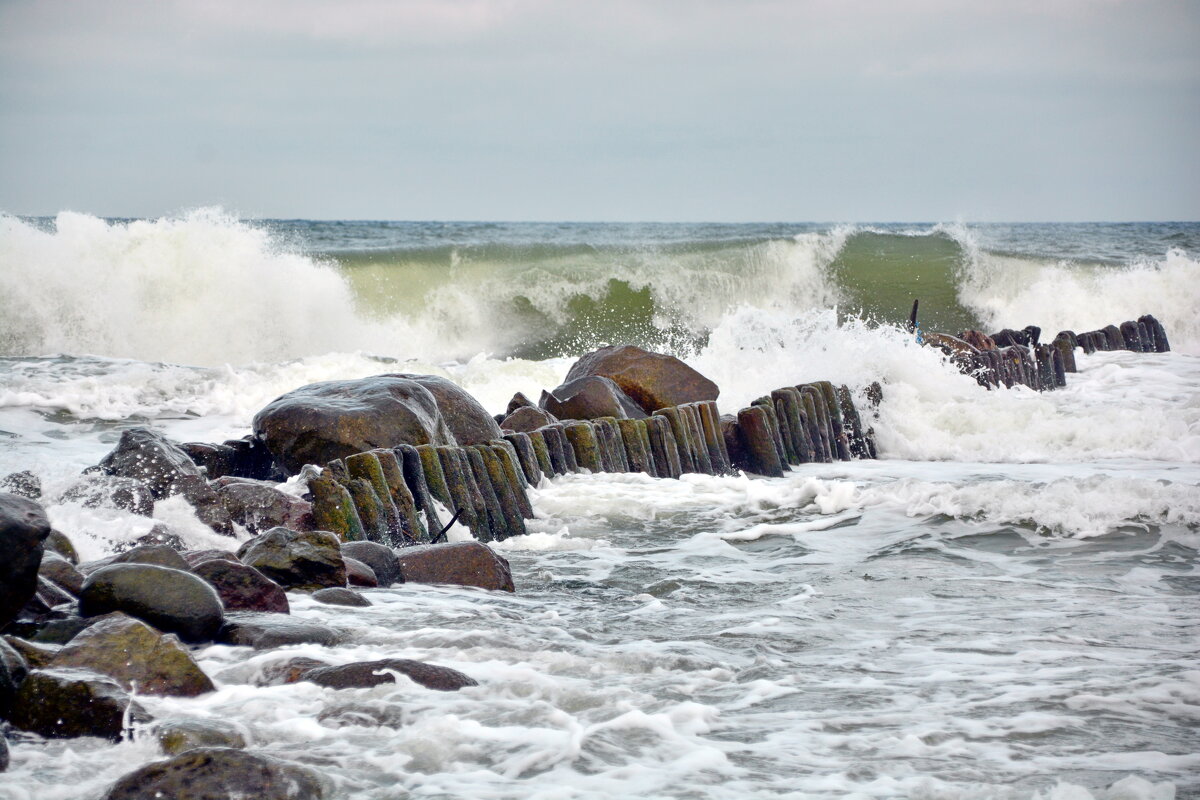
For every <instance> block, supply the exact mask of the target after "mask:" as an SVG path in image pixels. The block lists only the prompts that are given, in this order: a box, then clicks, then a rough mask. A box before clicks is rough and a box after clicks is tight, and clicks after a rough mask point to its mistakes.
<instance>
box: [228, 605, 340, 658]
mask: <svg viewBox="0 0 1200 800" xmlns="http://www.w3.org/2000/svg"><path fill="white" fill-rule="evenodd" d="M217 640H218V641H219V642H220V643H221V644H231V645H237V646H241V647H253V648H254V649H255V650H270V649H272V648H275V647H285V646H287V645H292V644H319V645H324V646H326V647H332V646H333V645H335V644H339V643H340V642H341V641H342V635H341V634H340V633H338V632H337V631H335V630H334V629H333V628H330V627H328V626H326V625H320V624H318V623H316V622H304V621H302V620H297V619H294V618H292V617H285V616H282V615H279V614H260V613H256V612H251V611H231V612H229V613H228V614H227V615H226V618H225V625H224V627H222V628H221V631H220V633H219V634H218V636H217Z"/></svg>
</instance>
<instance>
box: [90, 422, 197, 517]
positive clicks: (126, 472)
mask: <svg viewBox="0 0 1200 800" xmlns="http://www.w3.org/2000/svg"><path fill="white" fill-rule="evenodd" d="M99 467H100V471H101V472H103V473H104V474H106V475H119V476H121V477H125V478H133V479H135V480H138V481H141V482H143V483H145V484H146V485H147V486H148V487H149V488H150V491H151V493H153V495H154V497H155V499H158V500H161V499H162V498H164V497H170V496H171V495H173V494H178V493H179V492H180V491H182V479H184V478H200V479H202V475H201V473H200V468H199V467H197V466H196V462H194V461H192V459H191V458H189V457H188V454H187V453H185V452H183V451H182V450H180V449H179V447H178V446H177V445H175V444H174V443H173V442H170V441H168V440H167V438H166V437H165V436H163V435H162V434H161V433H156V432H155V431H152V430H150V429H149V428H130V429H128V430H125V431H123V432H122V433H121V440H120V442H118V443H117V446H116V448H115V449H114V450H113V451H112V452H110V453H109V454H108V455H106V456H105V457H104V458H103V459H101V460H100V464H99Z"/></svg>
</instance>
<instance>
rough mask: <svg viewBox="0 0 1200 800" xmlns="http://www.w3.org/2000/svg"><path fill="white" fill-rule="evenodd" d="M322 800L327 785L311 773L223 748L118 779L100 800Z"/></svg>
mask: <svg viewBox="0 0 1200 800" xmlns="http://www.w3.org/2000/svg"><path fill="white" fill-rule="evenodd" d="M167 797H170V798H178V799H179V800H183V799H184V798H187V800H227V798H234V797H246V798H250V797H252V798H254V800H323V798H326V797H329V786H328V785H327V781H326V780H325V779H324V778H323V777H322V776H321V775H320V774H319V773H317V772H314V771H313V770H311V769H308V768H307V767H302V766H300V765H298V764H292V763H290V762H287V761H282V760H280V759H277V758H271V757H270V756H264V755H259V754H257V753H247V752H246V751H244V750H236V749H233V748H227V747H201V748H197V749H195V750H188V751H187V752H185V753H181V754H180V755H177V756H175V757H174V758H172V759H170V760H167V761H156V762H154V763H151V764H147V765H146V766H144V767H142V768H141V769H138V770H135V771H134V772H131V773H129V774H128V775H126V776H125V777H123V778H121V779H120V780H118V781H117V782H116V783H115V784H113V787H112V788H111V789H109V790H108V793H107V794H106V795H104V800H163V798H167Z"/></svg>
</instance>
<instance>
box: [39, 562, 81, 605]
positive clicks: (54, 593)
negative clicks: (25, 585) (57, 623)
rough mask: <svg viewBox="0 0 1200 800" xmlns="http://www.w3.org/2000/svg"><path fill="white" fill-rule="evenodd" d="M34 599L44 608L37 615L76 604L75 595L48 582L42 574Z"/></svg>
mask: <svg viewBox="0 0 1200 800" xmlns="http://www.w3.org/2000/svg"><path fill="white" fill-rule="evenodd" d="M39 569H40V567H39ZM34 599H35V600H36V601H37V603H38V604H40V605H41V606H42V608H41V609H39V610H38V612H37V613H45V612H46V611H49V610H50V609H52V608H57V607H58V606H62V605H64V604H70V603H73V602H75V595H73V594H70V593H69V592H67V591H66V590H64V589H61V588H59V586H58V585H57V584H56V583H54V582H53V581H49V580H46V579H45V578H44V577H42V576H41V574H39V575H38V588H37V592H36V593H35V594H34ZM35 607H36V606H35Z"/></svg>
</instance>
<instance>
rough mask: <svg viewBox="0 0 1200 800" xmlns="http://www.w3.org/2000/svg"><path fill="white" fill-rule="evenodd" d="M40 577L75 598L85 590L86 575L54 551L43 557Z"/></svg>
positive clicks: (39, 572)
mask: <svg viewBox="0 0 1200 800" xmlns="http://www.w3.org/2000/svg"><path fill="white" fill-rule="evenodd" d="M38 575H40V576H41V577H43V578H45V579H46V580H48V581H50V582H52V583H53V584H55V585H56V586H59V587H61V588H62V589H64V590H65V591H67V592H70V593H71V594H72V595H74V596H75V597H78V596H79V592H80V591H82V590H83V579H84V575H83V573H82V572H80V571H79V570H78V569H76V568H75V565H74V564H72V563H71V562H70V561H67V560H66V559H65V558H63V557H62V556H60V555H59V554H58V553H55V552H54V551H52V550H47V551H46V552H45V554H43V555H42V564H41V566H40V567H38Z"/></svg>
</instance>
